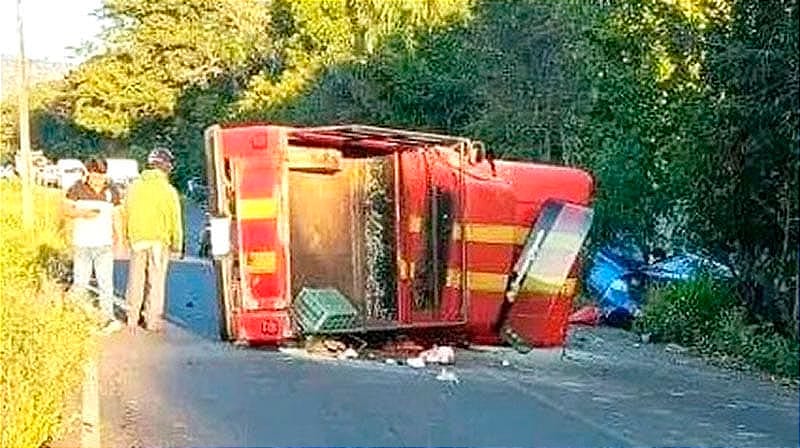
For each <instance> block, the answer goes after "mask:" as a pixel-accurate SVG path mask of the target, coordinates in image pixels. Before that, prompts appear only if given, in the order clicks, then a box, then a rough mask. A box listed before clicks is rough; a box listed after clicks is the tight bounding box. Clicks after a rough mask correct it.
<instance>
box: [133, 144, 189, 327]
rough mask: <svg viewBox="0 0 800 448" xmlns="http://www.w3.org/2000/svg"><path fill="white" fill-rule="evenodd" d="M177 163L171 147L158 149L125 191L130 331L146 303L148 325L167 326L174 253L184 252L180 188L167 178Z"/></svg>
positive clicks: (150, 155)
mask: <svg viewBox="0 0 800 448" xmlns="http://www.w3.org/2000/svg"><path fill="white" fill-rule="evenodd" d="M173 163H174V157H173V156H172V153H171V152H170V151H169V150H168V149H165V148H156V149H154V150H153V151H151V152H150V154H149V155H148V157H147V165H148V167H147V169H145V170H144V171H142V174H141V175H140V177H139V178H138V179H137V180H136V181H134V182H133V183H132V184H131V185H130V187H129V188H128V192H127V194H126V195H125V204H124V207H125V217H126V220H127V223H126V237H127V241H128V245H129V247H130V264H129V267H128V287H127V291H126V293H125V296H126V300H127V302H128V329H129V330H130V331H131V332H135V331H136V329H137V327H138V325H139V318H140V316H141V313H142V306H143V305H144V311H145V313H144V314H145V315H144V321H145V328H146V329H147V330H149V331H155V332H161V331H163V330H164V311H165V310H164V304H165V297H164V293H165V290H166V283H167V268H168V266H169V260H170V258H171V257H170V254H171V253H172V254H177V253H180V255H181V257H182V256H183V254H182V250H183V223H182V216H181V203H180V198H179V197H178V192H177V190H176V189H175V187H173V186H172V185H171V184H170V183H169V174H170V173H171V172H172V168H173ZM145 288H146V290H147V297H145V294H144V293H145ZM145 299H146V300H145Z"/></svg>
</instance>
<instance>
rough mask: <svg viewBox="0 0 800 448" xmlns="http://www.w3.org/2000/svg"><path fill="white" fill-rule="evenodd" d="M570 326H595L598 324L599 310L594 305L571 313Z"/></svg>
mask: <svg viewBox="0 0 800 448" xmlns="http://www.w3.org/2000/svg"><path fill="white" fill-rule="evenodd" d="M569 323H570V324H578V325H589V326H592V327H593V326H596V325H597V324H599V323H600V310H599V309H598V308H597V307H596V306H594V305H587V306H584V307H583V308H581V309H579V310H578V311H575V312H574V313H572V315H571V316H570V317H569Z"/></svg>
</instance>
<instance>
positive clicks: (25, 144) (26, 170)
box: [17, 0, 33, 230]
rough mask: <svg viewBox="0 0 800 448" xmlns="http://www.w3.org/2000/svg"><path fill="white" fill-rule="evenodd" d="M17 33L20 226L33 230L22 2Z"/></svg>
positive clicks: (18, 10) (19, 4)
mask: <svg viewBox="0 0 800 448" xmlns="http://www.w3.org/2000/svg"><path fill="white" fill-rule="evenodd" d="M17 33H18V34H19V61H18V66H17V70H18V75H19V83H20V86H19V91H18V97H17V98H18V100H19V101H18V104H17V107H18V113H19V155H20V157H21V158H22V165H23V169H22V172H21V173H20V174H21V175H22V225H23V226H24V227H25V229H27V230H31V229H32V228H33V182H32V177H33V176H32V175H33V163H32V162H33V161H32V160H31V130H30V118H29V114H28V67H27V65H28V61H27V60H26V59H25V41H24V39H23V33H22V0H17Z"/></svg>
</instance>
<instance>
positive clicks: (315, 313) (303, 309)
mask: <svg viewBox="0 0 800 448" xmlns="http://www.w3.org/2000/svg"><path fill="white" fill-rule="evenodd" d="M292 309H293V311H294V316H295V319H296V321H297V323H298V325H299V326H300V328H301V329H302V331H303V333H306V334H315V333H317V334H322V333H333V332H342V331H347V330H358V329H359V326H360V323H359V318H358V310H356V308H355V307H354V306H353V305H352V304H351V303H350V301H349V300H347V297H345V296H344V295H343V294H342V293H340V292H339V291H338V290H336V289H334V288H324V289H313V288H303V289H302V290H301V291H300V293H299V294H298V295H297V298H296V299H295V300H294V302H293V304H292Z"/></svg>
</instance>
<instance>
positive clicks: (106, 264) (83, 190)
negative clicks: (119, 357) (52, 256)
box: [63, 157, 122, 331]
mask: <svg viewBox="0 0 800 448" xmlns="http://www.w3.org/2000/svg"><path fill="white" fill-rule="evenodd" d="M85 167H86V172H85V174H84V177H83V179H81V180H80V181H78V182H76V183H75V184H74V185H73V186H72V187H70V188H69V190H67V194H66V198H65V202H64V207H63V212H64V215H65V216H66V217H67V218H68V219H70V220H71V224H72V246H73V261H72V277H73V281H72V288H71V290H72V292H79V291H80V292H82V293H86V292H87V291H89V290H92V289H93V288H92V287H91V285H90V280H91V278H92V272H94V277H95V279H96V280H97V286H98V288H97V292H98V295H99V303H100V310H101V311H102V313H103V317H104V318H105V319H106V326H105V330H106V331H115V330H117V329H119V328H121V325H120V323H119V321H117V319H116V316H115V315H114V283H113V282H114V254H113V252H112V246H113V244H114V241H115V239H117V238H119V235H120V233H121V232H122V230H121V229H120V225H119V221H118V220H115V219H114V212H115V210H116V209H117V207H118V206H119V205H120V194H119V191H117V189H115V188H114V187H113V186H112V185H111V184H110V183H109V182H108V178H107V176H106V172H107V168H108V166H107V164H106V161H105V160H104V159H102V158H98V157H93V158H91V159H89V160H88V161H87V162H86V165H85Z"/></svg>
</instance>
